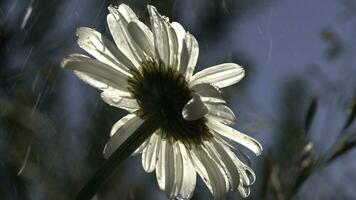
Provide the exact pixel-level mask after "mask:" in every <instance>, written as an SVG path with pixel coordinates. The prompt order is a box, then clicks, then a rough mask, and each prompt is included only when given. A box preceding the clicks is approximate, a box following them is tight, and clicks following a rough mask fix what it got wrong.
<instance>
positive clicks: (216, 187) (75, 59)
mask: <svg viewBox="0 0 356 200" xmlns="http://www.w3.org/2000/svg"><path fill="white" fill-rule="evenodd" d="M109 11H110V13H109V14H108V16H107V22H108V25H109V29H110V32H111V34H112V37H113V39H114V41H115V44H116V45H115V44H114V43H112V42H111V41H110V40H108V39H107V38H105V37H104V36H103V35H102V34H100V33H99V32H97V31H95V30H93V29H90V28H86V27H81V28H79V29H78V30H77V35H78V44H79V46H80V47H81V48H83V49H84V50H85V51H87V52H88V53H89V54H91V55H92V56H93V57H94V58H91V57H88V56H85V55H81V54H72V55H69V56H68V57H66V58H65V59H64V60H63V62H62V66H63V67H65V68H68V69H71V70H73V71H74V73H75V74H76V75H77V76H78V77H79V78H80V79H81V80H83V81H84V82H86V83H88V84H90V85H91V86H93V87H96V88H98V89H100V90H102V93H101V97H102V99H103V100H104V101H105V102H106V103H108V104H109V105H112V106H115V107H118V108H122V109H125V110H127V111H128V112H129V114H128V115H126V116H125V117H123V118H122V119H120V120H119V121H118V122H117V123H115V125H114V126H113V128H112V130H111V138H110V140H109V141H108V143H107V144H106V146H105V149H104V156H105V157H109V156H110V155H111V154H112V153H113V152H114V151H115V150H116V149H117V148H118V147H119V146H120V145H121V144H122V143H123V142H124V141H125V140H126V139H127V138H128V137H130V135H131V134H132V133H133V132H134V131H135V130H136V129H137V128H138V127H139V126H140V125H141V124H142V123H143V122H144V121H145V120H146V119H147V118H149V117H150V116H151V115H152V114H153V113H157V112H159V113H161V115H162V116H164V119H162V123H161V126H160V128H159V129H158V130H157V131H156V132H155V133H153V135H152V136H151V137H149V138H148V139H147V140H146V141H145V142H144V143H143V144H141V146H140V147H139V148H138V149H137V150H136V151H135V152H134V155H136V154H139V153H142V165H143V168H144V169H145V171H146V172H153V171H156V177H157V181H158V185H159V187H160V189H161V190H163V191H165V192H166V194H167V195H168V196H169V197H170V198H174V197H179V198H184V199H189V198H191V196H192V194H193V191H194V189H195V185H196V177H197V176H196V174H197V173H198V174H199V176H200V177H201V178H202V179H203V181H204V182H205V184H206V185H207V187H208V188H209V190H210V191H211V193H212V194H213V196H214V198H215V199H222V198H223V197H224V195H225V193H226V192H227V191H230V190H233V191H234V190H238V191H239V192H240V193H241V195H242V196H244V197H246V196H248V195H249V193H250V189H249V187H250V186H251V185H252V184H253V183H254V180H255V174H254V172H253V171H252V169H251V168H250V167H249V166H247V165H246V164H244V163H243V162H242V161H241V160H240V159H239V158H238V157H237V156H236V155H235V153H234V150H236V147H234V146H233V145H234V144H233V143H238V144H240V145H242V146H245V147H246V148H248V149H250V150H251V151H253V152H254V153H255V154H256V155H259V154H260V153H261V152H262V147H261V145H260V144H259V142H258V141H256V140H255V139H253V138H251V137H249V136H247V135H245V134H243V133H240V132H238V131H237V130H235V129H233V128H231V127H230V125H233V124H234V122H235V115H234V113H233V112H232V111H231V110H230V109H229V108H228V107H227V106H226V105H225V104H226V102H225V101H224V99H223V98H222V96H221V92H220V88H224V87H226V86H230V85H232V84H235V83H237V82H238V81H240V80H241V79H242V78H243V77H244V70H243V68H242V67H240V66H239V65H237V64H234V63H225V64H220V65H216V66H213V67H209V68H207V69H205V70H202V71H201V72H198V73H196V74H194V75H193V71H194V68H195V65H196V63H197V59H198V54H199V47H198V42H197V40H196V39H195V38H194V36H192V35H191V34H190V33H188V32H187V31H185V29H184V28H183V27H182V26H181V25H180V24H179V23H177V22H172V23H170V22H169V20H168V18H167V17H164V16H161V15H160V14H159V13H158V12H157V10H156V8H155V7H153V6H148V11H149V15H150V21H151V29H150V28H148V27H147V26H146V25H145V24H144V23H142V22H141V21H139V19H138V18H137V16H136V15H135V13H134V12H133V11H132V10H131V9H130V8H129V7H128V6H127V5H124V4H121V5H120V6H119V7H109Z"/></svg>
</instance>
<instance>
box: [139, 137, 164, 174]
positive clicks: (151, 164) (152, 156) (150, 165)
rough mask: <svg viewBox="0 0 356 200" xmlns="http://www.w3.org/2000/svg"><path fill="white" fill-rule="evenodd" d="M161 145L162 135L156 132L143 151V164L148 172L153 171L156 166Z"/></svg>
mask: <svg viewBox="0 0 356 200" xmlns="http://www.w3.org/2000/svg"><path fill="white" fill-rule="evenodd" d="M160 145H161V137H160V136H159V135H157V134H156V133H155V134H153V135H152V136H151V137H150V139H149V141H148V143H147V147H146V149H145V150H144V151H143V152H142V166H143V169H144V170H145V171H146V172H148V173H150V172H153V171H154V170H155V168H156V163H157V160H158V156H159V149H160V147H161V146H160Z"/></svg>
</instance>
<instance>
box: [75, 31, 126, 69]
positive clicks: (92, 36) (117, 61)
mask: <svg viewBox="0 0 356 200" xmlns="http://www.w3.org/2000/svg"><path fill="white" fill-rule="evenodd" d="M77 36H78V45H79V46H80V47H81V48H82V49H84V50H85V51H87V52H88V53H90V54H91V55H92V56H94V57H95V58H96V59H98V60H99V61H101V62H103V63H105V64H107V65H109V66H111V67H113V68H115V69H117V70H119V71H121V72H123V73H125V74H130V73H129V67H130V66H132V64H130V63H131V62H130V60H128V58H127V57H126V56H125V54H123V53H122V52H121V51H120V50H119V49H118V48H117V47H116V46H115V45H114V44H113V43H112V42H111V41H109V40H108V39H107V38H106V37H104V36H103V35H102V34H101V33H99V32H98V31H96V30H94V29H91V28H88V27H80V28H78V29H77Z"/></svg>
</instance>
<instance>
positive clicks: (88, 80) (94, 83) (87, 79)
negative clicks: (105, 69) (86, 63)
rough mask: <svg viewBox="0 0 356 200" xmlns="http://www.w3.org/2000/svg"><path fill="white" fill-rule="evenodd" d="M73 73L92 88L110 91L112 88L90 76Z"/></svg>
mask: <svg viewBox="0 0 356 200" xmlns="http://www.w3.org/2000/svg"><path fill="white" fill-rule="evenodd" d="M73 73H74V74H75V75H76V76H77V77H78V78H79V79H80V80H82V81H84V82H85V83H87V84H89V85H90V86H92V87H95V88H98V89H99V90H104V89H108V88H110V87H109V86H108V85H107V84H105V83H103V82H100V81H98V80H96V79H94V78H92V77H90V76H88V75H86V74H85V73H82V72H80V71H75V70H74V71H73Z"/></svg>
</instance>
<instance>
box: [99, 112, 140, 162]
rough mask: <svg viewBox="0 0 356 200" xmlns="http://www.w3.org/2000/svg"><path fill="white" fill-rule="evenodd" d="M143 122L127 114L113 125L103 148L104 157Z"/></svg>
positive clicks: (114, 149) (109, 154)
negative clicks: (109, 136)
mask: <svg viewBox="0 0 356 200" xmlns="http://www.w3.org/2000/svg"><path fill="white" fill-rule="evenodd" d="M143 122H144V121H143V120H142V119H140V118H138V117H136V115H135V114H128V115H126V116H125V117H123V118H121V119H120V120H119V121H118V122H116V123H115V124H114V126H113V127H112V129H111V133H110V135H111V138H110V139H109V141H108V143H107V144H106V145H105V148H104V152H103V153H104V157H105V158H108V157H110V156H111V154H112V153H114V152H115V151H116V149H117V148H119V146H120V145H121V144H122V143H123V142H124V141H125V140H126V139H127V138H128V137H130V136H131V134H132V133H134V132H135V130H136V129H137V128H138V127H139V126H140V125H141V124H142V123H143Z"/></svg>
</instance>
